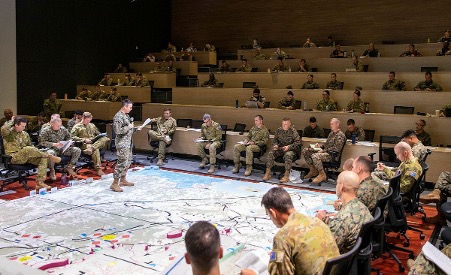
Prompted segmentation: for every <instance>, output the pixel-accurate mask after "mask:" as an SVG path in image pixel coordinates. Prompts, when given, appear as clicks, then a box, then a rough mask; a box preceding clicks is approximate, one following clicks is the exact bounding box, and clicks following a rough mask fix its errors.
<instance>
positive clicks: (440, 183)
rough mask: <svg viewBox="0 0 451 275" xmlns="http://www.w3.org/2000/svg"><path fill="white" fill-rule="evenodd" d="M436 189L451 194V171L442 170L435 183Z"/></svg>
mask: <svg viewBox="0 0 451 275" xmlns="http://www.w3.org/2000/svg"><path fill="white" fill-rule="evenodd" d="M434 189H438V190H440V191H441V192H442V193H444V194H445V195H447V196H451V172H447V171H445V172H442V173H440V176H439V177H438V180H437V182H436V183H435V187H434Z"/></svg>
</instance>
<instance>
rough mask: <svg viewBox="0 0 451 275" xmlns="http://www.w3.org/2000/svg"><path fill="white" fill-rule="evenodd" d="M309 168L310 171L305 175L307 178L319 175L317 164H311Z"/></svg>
mask: <svg viewBox="0 0 451 275" xmlns="http://www.w3.org/2000/svg"><path fill="white" fill-rule="evenodd" d="M308 168H309V169H310V171H309V172H308V173H307V175H305V176H304V179H305V180H306V179H310V178H313V177H316V176H318V170H316V168H315V166H313V165H309V166H308Z"/></svg>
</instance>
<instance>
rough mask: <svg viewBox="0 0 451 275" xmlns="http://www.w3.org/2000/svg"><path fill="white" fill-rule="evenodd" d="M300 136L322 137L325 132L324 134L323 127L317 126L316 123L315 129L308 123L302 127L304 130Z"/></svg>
mask: <svg viewBox="0 0 451 275" xmlns="http://www.w3.org/2000/svg"><path fill="white" fill-rule="evenodd" d="M302 136H304V137H309V138H324V137H325V134H324V130H323V128H321V127H319V126H318V125H316V128H315V129H313V128H312V127H311V126H310V125H309V126H307V127H305V128H304V132H303V134H302Z"/></svg>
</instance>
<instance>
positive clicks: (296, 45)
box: [289, 44, 301, 48]
mask: <svg viewBox="0 0 451 275" xmlns="http://www.w3.org/2000/svg"><path fill="white" fill-rule="evenodd" d="M289 47H290V48H300V47H301V45H299V44H293V45H289Z"/></svg>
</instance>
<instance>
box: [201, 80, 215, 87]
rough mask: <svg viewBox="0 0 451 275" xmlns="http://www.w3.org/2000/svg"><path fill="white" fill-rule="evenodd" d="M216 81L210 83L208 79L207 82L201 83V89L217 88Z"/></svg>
mask: <svg viewBox="0 0 451 275" xmlns="http://www.w3.org/2000/svg"><path fill="white" fill-rule="evenodd" d="M218 86H219V84H218V80H217V79H214V80H213V81H211V80H210V79H209V80H207V81H204V83H202V87H218Z"/></svg>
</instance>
